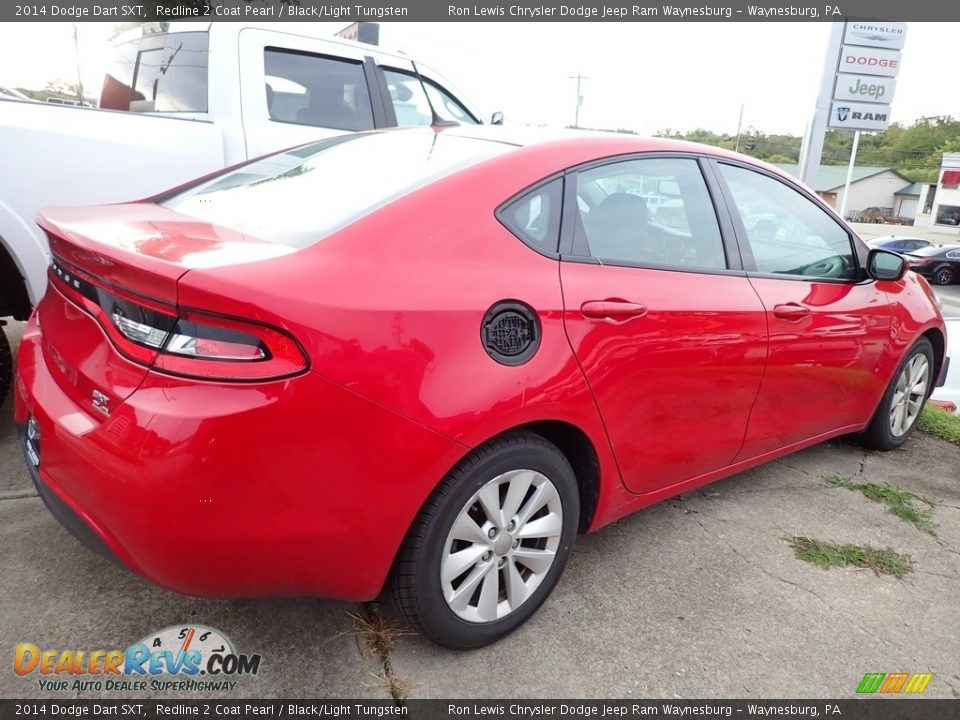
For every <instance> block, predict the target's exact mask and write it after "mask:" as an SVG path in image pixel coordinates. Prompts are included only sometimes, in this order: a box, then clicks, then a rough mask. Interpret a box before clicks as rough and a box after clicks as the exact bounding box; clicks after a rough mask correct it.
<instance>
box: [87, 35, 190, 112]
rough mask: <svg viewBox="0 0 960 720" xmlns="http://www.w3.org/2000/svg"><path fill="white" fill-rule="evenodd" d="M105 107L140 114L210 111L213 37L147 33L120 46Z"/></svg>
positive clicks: (107, 81)
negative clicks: (208, 75)
mask: <svg viewBox="0 0 960 720" xmlns="http://www.w3.org/2000/svg"><path fill="white" fill-rule="evenodd" d="M114 53H115V55H114V58H113V62H112V63H111V64H110V69H109V70H108V71H107V75H106V77H105V79H104V81H103V90H102V92H101V94H100V107H101V108H104V109H107V110H128V111H135V112H158V113H174V112H206V111H207V65H208V60H209V36H208V35H207V33H205V32H184V33H170V34H165V33H161V34H157V35H145V36H143V37H142V38H140V39H138V40H133V41H131V42H127V43H123V44H122V45H118V46H117V47H116V49H115V50H114Z"/></svg>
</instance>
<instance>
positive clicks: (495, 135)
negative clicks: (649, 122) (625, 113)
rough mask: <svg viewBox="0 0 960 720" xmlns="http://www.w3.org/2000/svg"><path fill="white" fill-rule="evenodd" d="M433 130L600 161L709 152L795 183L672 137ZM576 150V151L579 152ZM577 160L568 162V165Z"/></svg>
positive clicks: (494, 128)
mask: <svg viewBox="0 0 960 720" xmlns="http://www.w3.org/2000/svg"><path fill="white" fill-rule="evenodd" d="M430 129H431V128H400V129H398V131H399V132H410V131H411V130H413V131H416V130H421V131H423V130H430ZM432 130H434V131H435V132H439V133H443V134H446V135H455V136H457V137H464V138H472V139H476V140H488V141H490V142H501V143H507V144H509V145H515V146H517V147H518V148H529V149H542V150H546V151H547V152H549V151H552V150H557V149H559V148H566V149H567V150H569V151H570V154H571V155H577V154H581V155H582V156H583V159H582V160H581V161H580V162H587V161H589V160H600V159H603V158H604V157H609V156H615V155H621V154H622V155H628V154H631V153H648V152H664V153H674V152H675V153H693V154H697V155H708V156H712V157H717V158H727V159H731V160H740V161H744V162H747V163H749V164H751V165H754V166H756V167H762V168H765V169H766V170H768V171H770V172H772V173H773V174H775V175H778V176H780V177H785V178H787V179H789V180H791V181H793V182H798V181H797V179H796V178H794V177H791V176H790V175H788V174H786V173H785V172H783V171H782V170H780V169H779V168H777V167H774V166H773V165H770V164H769V163H765V162H763V161H762V160H757V159H756V158H752V157H748V156H746V155H741V154H739V153H735V152H732V151H730V150H725V149H723V148H718V147H714V146H712V145H701V144H699V143H694V142H689V141H687V140H675V139H673V138H659V137H645V136H643V135H636V134H633V133H619V132H610V131H603V130H581V129H574V128H543V127H524V126H510V125H451V126H443V127H438V128H432ZM578 151H579V153H578ZM574 164H577V163H570V164H568V165H566V167H571V166H572V165H574Z"/></svg>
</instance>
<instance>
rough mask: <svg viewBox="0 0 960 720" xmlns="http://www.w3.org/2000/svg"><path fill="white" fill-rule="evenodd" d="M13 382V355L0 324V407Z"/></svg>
mask: <svg viewBox="0 0 960 720" xmlns="http://www.w3.org/2000/svg"><path fill="white" fill-rule="evenodd" d="M12 380H13V353H12V352H10V341H9V340H7V335H6V333H5V332H4V331H3V325H2V324H0V406H2V405H3V401H4V400H5V399H6V397H7V393H8V392H9V391H10V383H11V381H12Z"/></svg>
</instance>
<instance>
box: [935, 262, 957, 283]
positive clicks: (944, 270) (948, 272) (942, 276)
mask: <svg viewBox="0 0 960 720" xmlns="http://www.w3.org/2000/svg"><path fill="white" fill-rule="evenodd" d="M952 282H953V268H952V267H950V266H948V265H944V266H943V267H939V268H937V269H936V270H934V271H933V284H934V285H949V284H950V283H952Z"/></svg>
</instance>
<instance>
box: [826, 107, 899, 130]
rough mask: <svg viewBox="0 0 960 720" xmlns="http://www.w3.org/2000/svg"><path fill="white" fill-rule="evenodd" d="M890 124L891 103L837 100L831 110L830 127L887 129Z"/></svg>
mask: <svg viewBox="0 0 960 720" xmlns="http://www.w3.org/2000/svg"><path fill="white" fill-rule="evenodd" d="M888 125H890V106H889V105H880V104H874V103H845V102H835V103H833V108H832V109H831V111H830V127H832V128H836V129H838V130H839V129H843V130H886V129H887V126H888Z"/></svg>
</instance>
